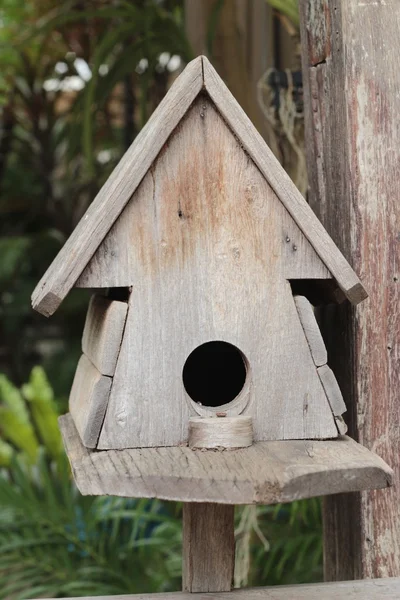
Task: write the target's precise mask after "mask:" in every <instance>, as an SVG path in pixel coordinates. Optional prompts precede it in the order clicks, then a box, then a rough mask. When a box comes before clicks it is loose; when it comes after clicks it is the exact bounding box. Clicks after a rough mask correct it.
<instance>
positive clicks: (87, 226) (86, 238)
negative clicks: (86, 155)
mask: <svg viewBox="0 0 400 600" xmlns="http://www.w3.org/2000/svg"><path fill="white" fill-rule="evenodd" d="M201 91H205V92H207V93H208V94H209V96H210V98H211V99H212V100H213V102H214V103H215V105H216V107H217V108H218V110H219V112H220V113H221V115H222V117H223V118H224V120H225V121H226V122H227V124H228V125H229V127H230V128H231V129H232V131H233V132H234V133H235V135H236V136H237V137H238V138H239V140H240V142H241V143H242V145H243V147H244V149H245V150H246V152H247V153H248V154H249V156H250V157H251V158H252V160H253V161H254V163H255V164H256V165H257V167H258V168H259V170H260V171H261V173H262V174H263V175H264V177H265V178H266V180H267V181H268V183H269V184H270V186H271V187H272V189H273V190H274V191H275V193H276V195H277V196H278V198H279V199H280V201H281V202H282V204H283V205H284V206H285V207H286V209H287V210H288V212H289V213H290V215H291V216H292V218H293V219H294V221H295V222H296V223H297V225H298V227H299V228H300V229H301V231H302V232H303V233H304V235H305V236H306V238H307V239H308V240H309V242H310V243H311V245H312V246H313V248H314V250H315V251H316V253H317V254H318V255H319V257H320V258H321V260H322V261H323V262H324V263H325V265H326V266H327V268H328V269H329V270H330V272H331V273H332V276H333V277H334V278H335V280H336V281H337V283H338V285H339V287H340V288H341V290H342V291H343V293H344V294H345V295H346V296H347V298H348V299H349V300H350V301H351V302H352V303H354V304H357V303H358V302H361V301H362V300H364V299H365V298H366V297H367V292H366V291H365V289H364V287H363V285H362V283H361V281H360V280H359V278H358V277H357V275H356V274H355V272H354V271H353V269H352V268H351V267H350V265H349V263H348V262H347V261H346V259H345V258H344V256H343V255H342V253H341V252H340V250H339V249H338V248H337V246H336V245H335V244H334V242H333V241H332V239H331V238H330V236H329V235H328V233H327V232H326V231H325V229H324V227H323V226H322V224H321V223H320V221H319V220H318V218H317V217H316V215H315V214H314V213H313V211H312V209H311V208H310V206H309V205H308V204H307V202H306V200H305V199H304V198H303V196H302V195H301V194H300V192H299V191H298V189H297V188H296V186H295V185H294V183H293V182H292V180H291V179H290V177H289V176H288V175H287V174H286V172H285V170H284V169H283V167H282V166H281V165H280V164H279V162H278V160H277V159H276V158H275V156H274V155H273V153H272V152H271V150H270V149H269V148H268V146H267V144H266V143H265V141H264V140H263V138H262V137H261V135H260V134H259V133H258V131H257V130H256V128H255V127H254V125H253V124H252V122H251V121H250V119H249V118H248V116H247V115H246V113H245V112H244V111H243V110H242V108H241V107H240V106H239V104H238V103H237V101H236V100H235V98H234V97H233V96H232V94H231V93H230V92H229V90H228V88H227V87H226V85H225V84H224V83H223V81H222V80H221V78H220V77H219V75H218V74H217V73H216V71H215V69H214V68H213V67H212V65H211V64H210V62H209V61H208V60H207V58H205V57H202V56H200V57H198V58H196V59H195V60H193V61H192V62H190V63H189V64H188V66H187V67H186V69H185V70H184V71H183V73H182V74H181V75H180V77H178V79H177V80H176V81H175V83H174V85H173V86H172V87H171V89H170V90H169V92H168V93H167V94H166V96H165V97H164V99H163V100H162V102H161V103H160V105H159V106H158V107H157V109H156V110H155V111H154V113H153V115H152V116H151V118H150V119H149V121H148V122H147V124H146V125H145V127H144V128H143V129H142V130H141V132H140V133H139V135H138V136H137V137H136V139H135V141H134V142H133V144H132V145H131V147H130V148H129V149H128V150H127V152H126V153H125V155H124V156H123V158H122V159H121V161H120V162H119V164H118V165H117V166H116V168H115V169H114V171H113V172H112V174H111V175H110V177H109V178H108V180H107V181H106V183H105V184H104V185H103V187H102V188H101V190H100V191H99V193H98V194H97V196H96V198H95V199H94V201H93V202H92V204H91V205H90V206H89V208H88V210H87V211H86V214H85V215H84V216H83V217H82V219H81V221H80V222H79V224H78V225H77V227H76V228H75V230H74V231H73V232H72V234H71V236H70V237H69V239H68V240H67V242H66V243H65V245H64V246H63V248H62V249H61V250H60V252H59V253H58V255H57V256H56V258H55V259H54V261H53V262H52V264H51V265H50V267H49V268H48V269H47V271H46V273H45V274H44V275H43V277H42V279H41V280H40V281H39V283H38V285H37V286H36V288H35V290H34V292H33V294H32V306H33V308H34V309H35V310H37V311H39V312H41V313H42V314H44V315H46V316H50V315H52V314H53V313H54V312H55V311H56V310H57V308H58V307H59V305H60V304H61V302H62V301H63V299H64V298H65V297H66V296H67V294H68V292H69V291H70V289H71V288H72V287H73V286H74V284H75V283H76V281H77V279H78V278H79V276H80V275H81V273H82V271H83V270H84V268H85V267H86V265H87V264H88V262H89V261H90V259H91V258H92V256H93V255H94V253H95V252H96V250H97V248H98V247H99V245H100V243H101V242H102V241H103V239H104V238H105V236H106V235H107V233H108V231H109V230H110V228H111V227H112V225H113V224H114V222H115V220H116V219H117V217H118V216H119V215H120V214H121V212H122V210H123V209H124V207H125V206H126V204H127V202H128V201H129V199H130V198H131V196H132V194H133V193H134V192H135V190H136V188H137V187H138V185H139V184H140V182H141V181H142V179H143V177H144V176H145V174H146V172H147V171H148V169H149V168H150V166H151V164H152V163H153V161H154V160H155V158H156V157H157V155H158V153H159V152H160V150H161V149H162V147H163V145H164V144H165V142H166V141H167V139H168V137H169V136H170V135H171V133H172V132H173V131H174V129H175V127H176V126H177V125H178V123H179V122H180V120H181V119H182V117H183V116H184V115H185V113H186V111H187V110H188V109H189V107H190V105H191V104H192V102H193V101H194V100H195V98H196V97H197V95H198V94H199V93H200V92H201Z"/></svg>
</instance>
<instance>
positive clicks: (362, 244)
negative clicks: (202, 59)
mask: <svg viewBox="0 0 400 600" xmlns="http://www.w3.org/2000/svg"><path fill="white" fill-rule="evenodd" d="M299 6H300V15H301V22H302V42H303V49H304V52H303V74H304V77H303V81H304V86H305V88H304V92H305V109H306V110H305V114H306V130H307V148H308V157H307V158H308V160H307V162H308V171H309V181H310V203H311V205H312V207H313V209H314V210H315V211H316V213H317V215H318V216H319V218H320V219H321V221H322V223H323V225H324V226H325V227H326V228H327V230H328V231H329V233H330V234H331V235H332V237H333V239H334V241H335V242H336V243H337V244H338V246H339V248H340V249H341V250H342V251H343V253H344V255H345V256H346V257H347V258H348V259H349V260H351V261H352V264H353V266H354V268H355V270H356V271H357V272H358V273H360V274H361V275H362V276H363V279H364V281H365V284H366V287H367V289H368V290H369V293H370V298H369V300H368V302H365V303H364V304H363V305H362V306H360V307H359V308H358V309H357V311H356V312H353V311H350V310H346V308H345V307H343V308H341V309H340V310H337V311H336V312H335V314H334V316H333V317H332V318H331V325H330V326H329V327H327V329H326V333H327V335H329V338H330V339H331V343H330V344H329V347H328V351H329V358H330V363H331V365H332V368H333V369H334V371H335V374H336V376H337V378H338V381H339V384H340V387H341V389H342V390H343V394H344V396H345V398H346V402H347V405H348V413H347V417H346V418H347V421H348V422H349V430H350V433H351V435H353V436H354V437H355V439H358V440H360V441H361V442H362V443H363V444H365V445H366V446H367V447H368V448H371V449H372V450H375V451H377V452H378V453H379V454H380V455H381V456H382V457H383V458H384V459H385V460H386V461H387V462H388V463H389V464H390V465H391V466H392V467H393V468H394V471H395V480H396V485H395V487H394V488H393V489H391V490H390V491H389V492H388V493H385V494H382V493H380V492H374V493H369V494H363V495H362V496H346V497H343V496H340V497H339V496H338V497H332V498H330V499H329V500H327V502H326V511H325V517H324V529H325V532H326V537H325V542H326V543H325V556H326V560H325V566H326V569H325V577H326V578H327V579H354V578H360V577H387V576H398V575H400V434H399V432H400V411H399V393H398V388H399V384H398V382H399V380H400V360H399V359H400V293H399V289H400V288H399V286H400V263H399V257H400V254H399V248H400V246H399V239H400V238H399V232H400V204H399V202H398V172H399V164H400V146H399V143H398V140H399V137H400V121H399V97H400V71H399V64H398V63H399V61H398V43H397V40H398V39H399V34H400V3H399V2H398V1H397V0H385V2H376V1H372V0H365V1H363V2H361V1H356V0H346V2H336V1H334V0H319V1H318V2H315V1H311V0H305V1H304V2H300V3H299ZM394 40H396V42H394ZM397 595H398V594H397Z"/></svg>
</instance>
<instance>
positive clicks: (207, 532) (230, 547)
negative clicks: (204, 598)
mask: <svg viewBox="0 0 400 600" xmlns="http://www.w3.org/2000/svg"><path fill="white" fill-rule="evenodd" d="M234 517H235V507H234V506H232V505H225V504H211V503H201V502H198V503H195V502H189V503H188V502H185V503H184V505H183V540H182V556H183V565H182V566H183V570H182V588H183V590H184V591H185V592H228V591H229V590H230V589H231V587H232V581H233V570H234V566H235V531H234Z"/></svg>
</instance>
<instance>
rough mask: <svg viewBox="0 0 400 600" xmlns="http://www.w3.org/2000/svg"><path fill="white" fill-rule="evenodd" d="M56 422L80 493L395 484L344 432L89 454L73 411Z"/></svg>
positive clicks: (292, 491) (278, 494) (259, 496)
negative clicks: (234, 446) (234, 445)
mask: <svg viewBox="0 0 400 600" xmlns="http://www.w3.org/2000/svg"><path fill="white" fill-rule="evenodd" d="M59 423H60V427H61V432H62V435H63V440H64V445H65V448H66V451H67V454H68V458H69V460H70V463H71V466H72V471H73V474H74V478H75V481H76V484H77V486H78V488H79V490H80V492H81V493H82V494H83V495H88V494H89V495H114V496H126V497H132V498H163V499H165V500H179V501H183V502H216V503H221V504H276V503H277V502H291V501H292V500H297V499H300V498H310V497H314V496H321V495H324V494H331V493H340V492H344V491H356V490H361V489H371V488H380V487H387V486H388V485H390V484H391V481H392V471H391V469H390V468H389V467H388V466H387V465H386V464H385V463H384V462H383V461H382V459H380V458H379V457H378V456H377V455H375V454H373V453H372V452H370V451H368V450H367V449H366V448H364V447H363V446H360V445H359V444H357V443H356V442H354V441H353V440H352V439H350V438H348V437H343V438H338V439H336V440H329V441H304V440H297V441H280V442H256V443H254V444H253V445H252V446H250V447H249V448H241V449H240V450H226V451H223V452H220V451H214V450H203V451H202V450H191V449H190V448H188V447H187V446H178V447H173V448H138V449H130V450H129V449H127V450H108V451H98V450H96V451H91V450H88V449H87V448H85V447H84V446H83V445H82V442H81V440H80V437H79V435H78V433H77V431H76V428H75V425H74V422H73V420H72V418H71V416H70V415H65V416H63V417H61V418H60V420H59Z"/></svg>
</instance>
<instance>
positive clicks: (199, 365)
mask: <svg viewBox="0 0 400 600" xmlns="http://www.w3.org/2000/svg"><path fill="white" fill-rule="evenodd" d="M245 381H246V364H245V359H244V356H243V354H242V353H241V352H240V350H238V348H236V347H235V346H233V345H232V344H228V343H227V342H207V343H206V344H202V345H201V346H199V347H198V348H196V349H195V350H193V352H192V353H191V354H190V355H189V357H188V358H187V360H186V362H185V366H184V367H183V385H184V386H185V390H186V391H187V393H188V394H189V396H190V397H191V398H192V400H194V401H195V402H197V403H199V404H202V405H204V406H212V407H216V406H221V405H222V404H227V403H228V402H231V401H232V400H234V399H235V398H236V396H237V395H238V394H239V393H240V391H241V390H242V388H243V386H244V384H245Z"/></svg>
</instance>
